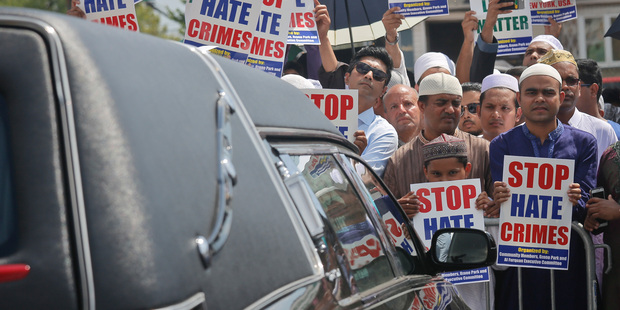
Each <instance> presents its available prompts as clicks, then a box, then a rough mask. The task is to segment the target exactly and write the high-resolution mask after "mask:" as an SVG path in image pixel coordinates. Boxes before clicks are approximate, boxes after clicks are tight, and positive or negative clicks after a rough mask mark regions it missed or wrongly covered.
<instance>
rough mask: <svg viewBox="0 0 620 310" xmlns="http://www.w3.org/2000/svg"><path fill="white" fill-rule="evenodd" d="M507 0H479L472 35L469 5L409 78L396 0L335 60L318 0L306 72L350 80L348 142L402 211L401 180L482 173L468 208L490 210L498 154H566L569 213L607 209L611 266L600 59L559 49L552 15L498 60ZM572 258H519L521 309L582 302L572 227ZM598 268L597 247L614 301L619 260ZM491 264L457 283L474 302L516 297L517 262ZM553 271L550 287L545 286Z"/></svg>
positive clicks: (612, 174)
mask: <svg viewBox="0 0 620 310" xmlns="http://www.w3.org/2000/svg"><path fill="white" fill-rule="evenodd" d="M510 5H511V3H506V2H504V3H502V2H500V1H499V0H490V1H489V2H488V11H487V17H486V18H487V19H486V22H485V23H484V26H483V28H482V30H481V33H480V35H479V36H478V39H477V40H474V35H473V30H475V29H477V27H478V20H477V19H476V17H475V16H474V14H475V12H467V13H466V14H465V18H464V19H463V22H462V24H461V25H462V29H463V33H464V38H465V39H464V42H463V45H462V48H461V51H460V54H459V57H458V59H457V62H456V63H454V61H452V60H451V59H450V58H449V57H448V56H446V55H444V54H442V53H438V52H428V53H425V54H423V55H421V56H420V57H419V58H418V59H417V60H416V61H415V64H414V70H413V74H412V79H410V77H409V76H408V74H407V70H406V67H405V62H404V56H403V53H402V51H401V50H400V47H399V45H398V41H399V35H398V33H397V28H398V27H399V26H400V24H401V21H402V20H403V19H404V17H403V16H402V15H400V14H398V8H392V9H389V10H388V11H386V12H385V14H384V15H383V20H382V21H383V25H384V27H385V31H386V33H385V47H377V46H369V47H366V48H363V49H361V50H360V51H359V52H357V53H356V54H355V56H354V57H353V59H352V60H351V61H350V62H349V63H343V62H340V61H338V59H337V58H336V56H335V54H334V51H333V50H332V46H331V43H330V41H329V39H328V36H327V32H328V29H329V27H330V23H331V20H330V16H329V12H328V10H327V7H326V6H325V5H322V4H320V3H319V2H318V1H317V0H315V10H314V12H315V19H316V23H317V29H318V33H319V39H320V46H319V47H318V49H315V50H314V53H312V52H311V51H309V52H308V59H310V58H311V57H312V58H313V59H320V60H318V64H317V65H316V67H314V68H313V67H312V66H311V65H310V64H309V65H308V71H307V74H308V76H309V77H310V78H312V79H316V80H318V83H317V81H315V84H319V83H320V86H319V87H322V88H333V89H356V90H357V91H358V96H359V98H358V99H359V109H358V125H359V130H358V131H357V132H356V133H355V138H356V139H355V144H356V145H357V146H358V148H359V151H360V155H361V157H362V158H363V159H365V160H366V161H367V162H368V163H369V164H370V166H371V167H372V168H373V170H375V172H376V173H377V174H378V175H379V176H381V177H382V178H383V180H384V182H385V184H386V185H387V187H388V188H389V189H390V191H391V192H392V193H393V194H394V196H395V197H396V198H397V199H398V202H399V203H400V205H401V206H402V208H403V210H404V211H405V213H406V214H407V216H409V217H410V218H413V217H414V216H415V215H416V214H418V212H419V209H420V201H419V199H418V197H417V196H416V195H415V193H414V192H412V191H410V189H409V188H410V184H415V183H424V182H434V181H447V180H461V179H466V178H473V179H479V180H480V183H481V188H482V189H483V192H482V193H481V194H480V196H479V197H478V199H477V201H476V206H477V208H480V209H483V210H484V215H485V216H486V217H499V214H500V212H502V211H501V209H500V205H501V203H502V202H505V201H507V200H508V197H510V191H509V188H508V186H507V184H505V183H504V182H502V173H503V158H504V156H505V155H517V156H529V157H540V158H556V159H572V160H574V161H575V167H574V180H573V183H572V184H571V185H570V188H569V190H568V196H569V199H570V201H571V203H572V204H573V209H572V220H573V221H578V222H580V223H583V224H584V227H585V228H586V229H587V230H589V231H594V230H596V229H597V228H599V225H601V222H603V221H608V227H607V231H606V233H604V235H603V236H604V237H601V235H594V234H592V238H593V240H594V243H602V242H603V241H604V242H605V243H607V244H610V245H611V246H612V257H614V261H613V263H614V264H613V266H618V264H619V263H620V259H618V258H617V257H620V253H617V252H614V251H618V249H619V248H618V245H619V244H620V239H619V238H618V237H616V236H617V235H616V234H615V233H616V232H617V231H618V230H620V221H619V220H620V205H619V204H618V201H619V200H620V183H619V181H618V180H619V179H618V175H619V174H620V173H619V172H620V157H619V156H618V154H620V142H618V133H619V132H620V131H619V130H618V129H619V128H620V126H619V125H618V124H617V123H616V122H614V121H612V120H609V119H605V118H604V115H605V114H606V113H607V112H608V110H613V109H612V108H613V107H609V106H605V105H604V102H603V97H602V92H603V87H602V76H601V70H600V68H599V67H598V64H597V63H596V61H594V60H591V59H575V58H574V57H573V55H572V54H571V53H570V52H569V51H566V50H564V47H563V46H562V44H561V42H560V41H559V40H558V38H557V37H558V36H559V33H560V31H561V24H558V23H556V22H555V21H554V20H553V19H550V20H549V21H550V24H551V25H550V26H546V27H545V34H544V35H540V36H537V37H535V38H534V39H533V40H532V41H531V43H530V44H529V46H528V47H527V50H526V51H525V53H524V55H523V62H522V66H518V67H514V68H512V69H510V70H508V71H507V72H505V73H500V72H498V71H497V70H495V69H494V63H495V59H496V56H497V51H498V43H497V39H496V38H495V37H494V35H493V26H494V25H495V22H494V21H496V20H497V19H498V16H499V15H500V14H504V13H505V12H510V11H506V10H502V8H504V7H508V6H510ZM311 54H314V55H311ZM319 56H320V57H319ZM316 62H317V61H315V63H316ZM290 67H292V66H291V65H289V68H290ZM293 72H294V71H293ZM308 85H310V84H308ZM616 97H618V94H617V93H616ZM615 99H616V100H617V101H620V98H615ZM610 113H611V112H610ZM616 113H617V112H616ZM617 114H620V113H617ZM597 186H602V187H604V188H605V192H606V193H607V194H608V197H607V198H606V199H602V198H592V197H591V196H590V190H591V189H593V188H596V187H597ZM490 230H492V229H490ZM492 234H493V232H492ZM603 238H604V240H603ZM614 254H616V255H614ZM569 259H570V263H569V268H568V270H565V271H558V270H556V271H555V272H554V275H553V277H554V279H551V276H550V272H549V270H545V269H537V268H522V274H521V277H522V283H523V284H522V286H521V288H522V290H523V291H522V296H523V297H524V298H523V302H524V303H523V308H524V309H550V308H551V303H552V300H551V299H552V298H553V299H554V303H555V305H556V308H557V309H585V308H586V307H587V291H588V289H589V285H588V284H587V283H586V281H585V272H586V266H585V264H586V262H585V248H584V244H583V242H582V241H581V239H580V238H579V236H577V235H576V233H575V232H573V235H572V236H571V238H570V258H569ZM602 268H603V258H602V255H601V256H597V275H598V287H599V289H600V291H599V294H601V296H602V298H599V300H600V304H601V305H602V306H603V307H605V309H615V308H616V307H617V305H618V304H620V294H617V293H618V292H620V268H617V267H615V268H613V271H612V272H611V273H610V274H608V275H605V278H604V279H603V278H602ZM494 269H496V270H495V272H496V273H497V276H498V278H497V283H496V284H497V285H495V282H494V279H493V278H492V282H491V283H492V286H495V287H496V290H495V292H494V294H491V295H492V296H486V290H484V288H483V287H481V286H475V285H459V286H458V287H457V288H458V289H459V291H460V292H461V295H462V296H463V297H464V299H465V300H466V302H467V303H468V304H469V305H470V306H471V307H473V309H484V308H486V300H487V299H489V300H490V301H491V305H492V308H496V309H517V307H519V302H518V298H519V293H518V291H517V287H518V285H517V281H518V280H517V278H518V276H517V269H516V268H505V267H504V268H502V267H497V268H494ZM553 282H554V283H555V291H556V292H559V294H558V293H556V296H551V292H550V289H549V288H550V286H551V283H553ZM601 296H599V297H601Z"/></svg>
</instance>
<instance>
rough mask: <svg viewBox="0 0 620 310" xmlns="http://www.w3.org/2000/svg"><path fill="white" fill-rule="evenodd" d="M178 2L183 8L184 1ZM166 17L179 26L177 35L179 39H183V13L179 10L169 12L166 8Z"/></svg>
mask: <svg viewBox="0 0 620 310" xmlns="http://www.w3.org/2000/svg"><path fill="white" fill-rule="evenodd" d="M179 2H181V3H182V4H183V5H184V6H185V1H184V0H179ZM166 15H167V16H168V18H169V19H170V20H172V21H174V22H176V23H178V24H179V25H180V27H179V34H180V35H181V37H185V11H182V10H181V9H174V10H171V9H170V8H169V7H166Z"/></svg>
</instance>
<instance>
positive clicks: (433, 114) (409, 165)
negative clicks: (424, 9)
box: [383, 73, 493, 216]
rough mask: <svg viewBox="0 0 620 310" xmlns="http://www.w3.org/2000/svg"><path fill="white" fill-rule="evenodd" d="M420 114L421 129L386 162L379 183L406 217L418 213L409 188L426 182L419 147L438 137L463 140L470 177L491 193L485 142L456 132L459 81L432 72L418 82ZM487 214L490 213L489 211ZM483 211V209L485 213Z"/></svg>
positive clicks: (459, 96)
mask: <svg viewBox="0 0 620 310" xmlns="http://www.w3.org/2000/svg"><path fill="white" fill-rule="evenodd" d="M419 94H420V98H419V101H418V102H419V103H420V104H419V107H420V112H421V113H422V115H423V116H424V126H423V129H422V131H421V132H420V134H418V136H417V137H415V138H414V140H412V141H411V142H409V143H407V144H405V145H404V146H403V147H401V148H399V149H398V150H397V151H396V152H395V153H394V155H393V156H392V157H391V158H390V160H389V161H388V164H387V167H386V169H385V176H384V177H383V180H384V181H385V184H386V185H387V186H388V188H389V189H390V190H391V191H392V193H393V194H394V196H396V197H398V198H400V199H398V202H399V203H400V205H401V206H402V207H403V209H405V211H406V212H407V214H408V215H411V216H413V215H414V214H415V213H417V211H418V210H411V209H412V208H418V207H419V204H418V203H417V200H418V197H417V196H416V195H415V194H414V193H413V192H411V191H410V185H411V184H414V183H424V182H426V176H425V175H424V154H423V153H422V146H423V145H425V144H427V143H428V142H429V141H431V140H433V139H435V138H437V137H439V136H440V135H441V134H448V135H453V136H455V137H457V138H459V139H462V140H464V141H465V143H466V145H467V152H468V154H467V156H468V158H469V159H470V160H469V161H470V162H471V165H472V168H471V174H470V176H471V178H475V179H480V181H481V184H482V188H484V189H485V190H486V191H487V193H491V192H492V188H493V187H492V186H493V185H492V183H491V171H490V169H489V142H488V141H486V140H484V139H481V138H478V137H476V136H473V135H471V134H469V133H466V132H463V131H460V130H458V129H457V127H458V124H459V118H460V115H461V99H462V95H463V90H462V88H461V84H460V83H459V80H458V79H457V78H456V77H454V76H451V75H448V74H445V73H434V74H431V75H429V76H427V77H425V78H424V79H423V80H422V83H420V93H419ZM489 211H490V210H489ZM486 212H487V210H485V213H486Z"/></svg>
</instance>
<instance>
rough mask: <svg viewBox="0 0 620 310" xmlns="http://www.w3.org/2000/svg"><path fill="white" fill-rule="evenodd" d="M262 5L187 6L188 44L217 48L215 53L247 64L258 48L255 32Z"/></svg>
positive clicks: (212, 1)
mask: <svg viewBox="0 0 620 310" xmlns="http://www.w3.org/2000/svg"><path fill="white" fill-rule="evenodd" d="M261 5H262V3H260V2H258V1H252V0H240V1H234V2H229V1H228V0H193V1H187V3H186V4H185V25H186V29H185V39H184V42H185V43H186V44H191V45H194V46H203V45H215V46H217V48H214V49H212V50H210V52H211V53H213V54H216V55H219V56H223V57H226V58H228V59H232V60H235V61H238V62H241V63H245V62H246V60H247V59H248V55H249V54H250V51H251V49H252V48H253V46H254V45H255V44H258V40H257V38H255V37H254V31H255V29H256V25H257V23H258V15H259V14H260V10H261Z"/></svg>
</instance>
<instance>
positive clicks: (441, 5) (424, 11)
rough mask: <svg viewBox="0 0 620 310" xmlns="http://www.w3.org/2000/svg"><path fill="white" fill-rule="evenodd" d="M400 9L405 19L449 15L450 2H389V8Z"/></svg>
mask: <svg viewBox="0 0 620 310" xmlns="http://www.w3.org/2000/svg"><path fill="white" fill-rule="evenodd" d="M395 6H397V7H399V8H400V10H399V11H398V12H397V13H398V14H402V15H404V16H405V17H416V16H437V15H448V14H449V13H450V12H449V8H448V0H422V1H420V0H413V1H412V0H389V1H388V7H389V8H390V9H391V8H393V7H395Z"/></svg>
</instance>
